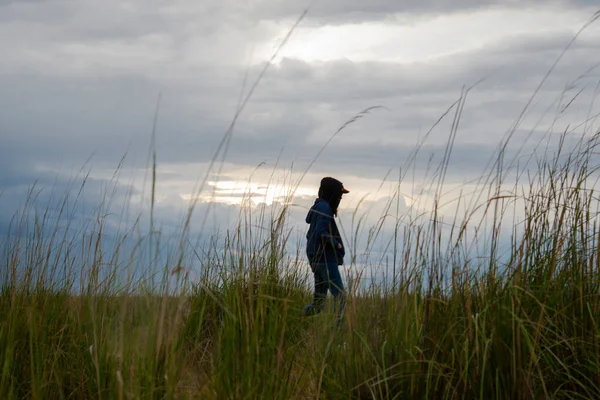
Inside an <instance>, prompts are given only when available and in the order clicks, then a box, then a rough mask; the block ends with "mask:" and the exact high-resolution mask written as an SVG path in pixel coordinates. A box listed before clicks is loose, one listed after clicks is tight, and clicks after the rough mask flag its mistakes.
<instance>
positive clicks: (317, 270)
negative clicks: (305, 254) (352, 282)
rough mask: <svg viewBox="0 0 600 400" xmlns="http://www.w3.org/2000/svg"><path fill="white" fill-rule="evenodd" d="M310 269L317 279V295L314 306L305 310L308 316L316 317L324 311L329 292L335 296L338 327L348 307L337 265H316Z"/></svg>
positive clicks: (334, 304)
mask: <svg viewBox="0 0 600 400" xmlns="http://www.w3.org/2000/svg"><path fill="white" fill-rule="evenodd" d="M310 268H311V269H312V272H313V274H314V278H315V295H314V299H313V302H312V304H309V305H307V306H306V307H305V308H304V314H305V315H306V316H310V315H315V314H318V313H320V312H321V311H323V308H324V307H325V299H326V298H327V290H329V291H330V292H331V295H332V296H333V310H334V312H337V322H338V325H339V324H340V323H341V321H342V317H343V316H344V309H345V306H346V295H345V293H344V284H343V283H342V276H341V275H340V270H339V268H338V265H337V263H332V262H328V263H315V264H311V265H310Z"/></svg>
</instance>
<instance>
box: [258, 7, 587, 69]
mask: <svg viewBox="0 0 600 400" xmlns="http://www.w3.org/2000/svg"><path fill="white" fill-rule="evenodd" d="M307 18H308V19H309V18H310V13H309V14H308V16H307ZM589 18H590V15H589V13H587V12H586V11H583V10H565V9H561V8H558V7H551V6H545V7H544V8H539V7H537V8H535V9H533V8H519V9H508V8H489V9H482V10H477V11H472V12H469V13H455V14H446V15H435V16H431V17H430V18H423V17H421V18H419V19H414V20H411V17H410V16H409V15H408V16H407V15H400V16H398V17H397V18H396V19H395V20H394V19H392V20H388V21H385V22H368V23H360V24H342V25H325V26H318V27H302V26H300V27H299V28H298V29H297V30H296V31H295V32H294V33H293V35H292V37H291V39H290V40H289V42H288V43H287V44H286V45H285V47H284V48H283V50H282V51H281V53H280V55H279V57H278V59H277V60H276V62H279V61H281V59H282V58H284V57H288V58H296V59H300V60H303V61H306V62H317V61H331V60H336V59H343V58H346V59H349V60H351V61H355V62H359V61H383V62H402V63H407V62H416V61H426V60H430V59H435V58H437V57H442V56H445V55H449V54H453V53H457V52H462V51H468V50H471V49H476V48H480V47H483V46H485V45H487V44H490V43H494V42H497V41H500V40H503V39H505V38H510V37H514V36H516V35H519V34H527V33H534V34H535V33H537V34H544V33H549V32H556V31H559V32H560V31H563V32H564V31H567V32H572V33H575V32H576V31H577V30H578V29H579V28H580V27H581V26H582V25H583V24H584V23H585V22H586V21H587V20H588V19H589ZM287 29H289V28H286V27H284V26H283V25H282V26H281V27H280V34H279V36H278V38H277V40H276V41H275V42H270V43H265V44H263V45H262V46H259V48H258V51H257V53H256V55H255V60H256V61H257V62H262V61H264V60H266V59H269V58H270V56H271V54H272V53H273V50H274V48H275V46H276V45H277V44H278V43H279V41H280V40H281V38H282V37H284V36H285V34H286V33H287Z"/></svg>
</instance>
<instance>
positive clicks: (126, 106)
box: [0, 0, 600, 235]
mask: <svg viewBox="0 0 600 400" xmlns="http://www.w3.org/2000/svg"><path fill="white" fill-rule="evenodd" d="M305 9H308V12H307V13H306V15H305V16H304V17H303V18H302V19H301V21H300V22H299V24H298V25H297V27H296V28H295V29H294V30H293V32H292V33H291V37H290V38H289V40H288V41H287V42H286V43H285V44H284V46H283V47H282V48H281V49H280V51H279V52H278V53H277V55H276V56H275V57H274V58H272V57H273V55H274V52H276V51H277V49H278V48H279V46H280V44H281V43H282V41H283V40H284V39H285V38H286V36H287V35H288V33H289V31H290V29H291V28H292V27H293V26H294V24H295V23H296V22H297V21H298V19H299V17H300V16H301V15H302V13H303V12H304V10H305ZM599 9H600V7H599V6H598V4H597V2H596V1H592V0H563V1H546V0H544V1H534V0H531V1H526V0H523V1H508V0H507V1H502V0H497V1H494V0H485V1H475V0H457V1H442V0H424V1H416V0H411V1H403V2H400V1H394V0H373V1H370V2H364V1H354V0H343V1H342V0H323V1H314V2H307V1H303V0H301V1H288V0H222V1H216V0H206V1H197V0H176V1H161V0H144V1H137V0H130V1H116V0H104V1H101V2H100V1H92V0H77V1H62V0H21V1H17V0H14V1H13V0H0V49H1V54H2V57H0V88H1V89H2V90H0V193H1V195H0V202H1V206H2V211H1V212H0V226H2V227H3V229H6V226H7V221H8V220H9V219H10V216H11V215H12V214H13V212H14V210H16V209H17V208H18V207H19V206H21V204H22V203H23V198H24V196H25V195H26V193H27V189H28V188H29V187H30V186H31V185H33V184H34V183H35V182H37V183H36V184H37V185H38V187H42V188H44V187H54V188H55V191H57V192H59V193H60V191H61V190H69V184H73V182H76V181H77V178H76V177H77V174H78V173H79V171H80V170H81V169H82V168H83V170H84V171H85V172H89V174H90V177H89V181H88V186H91V187H92V189H91V193H92V194H97V195H98V196H100V194H98V193H103V192H102V190H103V188H104V190H106V184H107V182H110V181H111V179H113V175H114V172H115V170H116V169H117V167H118V166H119V162H120V160H121V159H122V158H123V157H125V159H124V162H123V167H122V168H121V175H120V180H119V183H118V185H122V186H123V187H129V186H132V191H131V192H129V194H128V196H129V197H127V196H125V195H124V197H123V199H126V200H124V201H129V202H132V203H135V202H139V201H140V199H143V193H147V191H148V186H147V181H145V180H144V176H145V174H146V173H147V169H146V167H147V165H148V164H147V161H148V149H149V145H150V142H151V132H152V126H153V118H154V114H155V109H156V108H157V103H158V98H159V94H160V104H159V106H158V114H157V125H156V146H155V148H156V155H157V166H158V174H157V212H158V213H159V217H160V220H161V224H164V225H165V226H168V225H173V226H177V225H178V224H180V218H181V215H182V212H183V211H182V210H184V208H185V207H186V205H187V204H188V201H189V200H190V199H191V198H192V197H193V196H194V195H195V185H196V184H197V182H198V179H202V178H203V177H205V176H208V178H209V179H208V183H207V185H206V186H205V187H204V190H203V191H202V193H201V196H200V200H201V202H202V204H203V205H206V204H207V203H206V202H210V201H212V202H216V203H217V204H216V205H215V207H214V208H213V211H214V212H215V216H213V217H212V221H213V222H214V223H217V225H221V224H223V225H227V223H228V222H227V221H225V222H223V220H222V219H223V218H225V215H226V214H227V215H229V214H231V211H232V210H235V204H236V203H239V201H240V197H241V196H240V193H244V192H246V191H248V190H249V191H251V192H254V193H256V194H257V197H255V202H265V201H266V202H267V204H269V203H271V202H272V201H273V200H278V197H277V195H278V194H280V193H281V192H286V191H287V190H289V187H290V185H291V183H294V184H295V183H298V185H299V186H298V190H297V192H296V198H295V204H297V205H296V207H297V216H296V219H295V220H294V219H292V224H294V223H297V224H298V225H297V229H298V231H302V230H303V229H305V226H304V225H303V224H302V221H301V218H302V216H303V215H304V213H305V211H306V207H307V206H309V205H310V204H311V203H312V200H313V198H314V195H315V194H316V190H317V186H318V181H319V179H320V177H322V176H325V175H333V176H336V177H338V178H339V179H340V180H342V181H343V182H344V184H345V185H346V186H347V187H349V188H350V189H351V191H352V193H351V195H350V196H347V199H346V200H345V205H344V206H345V207H346V212H345V213H344V212H342V213H341V215H340V218H341V221H342V224H345V225H346V227H347V230H350V228H349V226H350V218H351V213H352V210H353V209H355V208H356V207H357V205H358V204H359V201H360V200H361V199H362V198H363V197H364V196H367V197H366V199H365V202H363V203H361V206H360V207H362V208H360V209H361V210H366V211H368V209H369V207H373V206H375V207H376V206H378V205H379V206H383V205H384V204H385V202H386V201H387V197H386V196H389V195H390V191H391V190H393V189H391V188H393V186H394V185H395V183H396V182H397V180H398V174H399V173H401V174H403V177H402V187H401V192H402V194H403V197H402V198H401V207H402V208H403V209H406V207H409V206H413V207H414V206H417V205H418V204H415V202H417V200H416V198H417V197H419V198H421V199H422V200H419V201H418V202H419V204H421V202H422V203H423V204H426V203H427V199H426V197H427V190H426V189H427V188H426V184H425V182H426V180H427V177H428V176H429V177H431V175H432V174H434V172H435V166H436V165H438V164H439V161H440V160H441V159H442V157H443V156H444V149H445V147H446V143H447V141H448V138H449V136H450V134H451V132H452V123H453V119H454V115H455V110H456V105H455V107H454V108H452V109H450V112H449V113H448V114H447V116H446V117H445V118H443V119H442V120H441V122H439V123H437V121H438V120H439V119H440V117H442V116H443V115H444V114H445V113H446V111H447V110H449V108H450V107H451V106H452V105H453V104H454V103H455V102H456V101H457V100H459V99H460V98H461V93H463V89H465V88H470V87H472V86H473V85H474V87H473V88H472V89H471V90H470V91H469V92H468V94H467V96H466V98H465V101H464V104H463V109H462V117H461V120H460V125H459V127H458V130H457V131H456V137H455V139H454V148H453V152H452V155H451V159H450V162H449V168H448V171H447V173H446V178H445V179H446V180H445V182H446V184H447V185H448V192H449V193H450V194H449V196H454V197H456V196H457V192H456V191H457V190H461V189H466V190H467V191H468V182H471V181H472V180H473V179H476V178H478V177H479V176H481V175H482V174H485V171H486V168H487V167H488V165H489V161H490V159H491V157H492V156H493V154H494V152H495V151H496V150H497V148H498V145H499V144H500V142H501V140H502V138H504V137H505V135H506V134H507V132H509V131H510V130H511V127H513V126H514V124H515V122H516V121H517V120H518V121H519V123H518V126H517V129H516V130H515V133H514V136H513V139H512V141H511V142H510V143H509V145H508V149H509V153H510V154H511V156H514V157H517V158H515V159H519V160H521V159H527V157H528V156H529V155H530V154H531V153H532V152H533V151H535V149H536V145H538V144H539V143H540V141H543V140H546V139H548V138H549V134H550V136H552V135H551V134H552V133H557V132H562V131H564V130H565V129H572V130H573V134H574V135H581V134H583V133H584V132H588V133H589V132H592V131H594V129H595V128H596V127H598V126H599V125H598V124H597V123H596V120H595V119H593V118H591V119H590V118H589V116H592V115H594V114H595V113H597V112H599V111H600V109H599V107H598V105H597V104H600V103H598V102H596V103H594V99H595V97H596V95H597V92H598V82H599V81H600V72H599V69H598V65H597V64H598V63H599V62H600V28H599V25H600V24H598V23H596V24H592V25H591V26H589V27H587V28H586V29H585V30H584V31H583V32H582V33H581V34H580V35H579V37H578V38H577V40H576V41H575V42H573V43H572V44H571V45H570V47H569V49H568V51H567V52H566V53H565V54H564V55H563V57H562V58H561V59H560V61H559V63H558V64H557V65H556V67H555V68H554V69H553V71H552V74H550V76H548V78H547V79H546V80H545V81H544V84H543V85H542V86H541V88H540V90H539V92H537V94H536V95H535V96H534V97H533V101H531V103H530V105H529V107H528V108H527V112H526V113H525V114H524V115H523V117H522V118H520V115H521V112H522V111H523V110H524V109H525V107H526V105H527V104H528V102H530V100H531V99H532V96H533V94H534V92H535V91H536V89H537V88H538V86H539V85H540V83H541V82H542V80H543V79H544V77H545V75H546V73H547V72H548V71H549V70H550V68H551V67H552V66H553V64H554V63H555V61H556V60H557V59H558V58H559V56H560V55H561V52H562V51H563V50H564V49H565V47H566V46H567V45H568V44H569V42H570V41H571V40H572V39H573V37H574V35H576V33H577V32H578V31H579V30H580V29H581V28H582V27H583V26H584V25H585V24H586V22H588V21H589V20H590V19H591V18H592V17H593V16H594V13H596V12H598V11H599ZM269 60H272V63H271V64H270V65H269V68H268V69H267V70H266V73H265V74H264V75H263V76H262V78H261V79H260V80H259V82H258V85H257V86H256V88H255V90H254V91H253V92H252V95H251V96H250V97H248V93H249V90H250V88H252V87H253V85H254V84H255V82H257V79H259V76H261V75H260V74H261V71H263V69H264V68H265V64H266V63H267V62H268V61H269ZM573 97H576V99H575V101H574V102H573V103H572V104H571V105H570V106H569V107H568V109H567V110H564V111H563V108H564V106H565V105H566V104H568V103H569V102H570V100H571V99H572V98H573ZM246 98H247V99H248V101H247V103H245V107H244V109H243V110H242V113H241V114H240V116H239V118H237V120H236V124H235V126H234V129H233V131H232V132H231V136H230V137H229V139H228V140H226V146H225V147H224V148H223V149H224V150H226V152H224V153H223V152H221V153H217V152H218V151H219V144H220V143H221V141H222V140H223V139H224V138H225V137H226V136H225V135H226V133H227V130H228V127H229V126H230V124H231V122H232V120H233V118H234V115H235V114H236V110H238V109H239V105H240V104H241V103H242V102H243V100H244V99H246ZM375 106H378V107H380V108H375V109H372V110H371V111H370V112H369V113H367V114H365V115H364V117H362V118H359V119H358V120H356V121H355V122H353V123H351V124H350V125H348V126H347V127H346V128H344V129H343V130H342V131H340V132H339V134H337V135H336V136H335V137H334V138H333V140H331V141H330V142H329V143H328V145H327V147H326V148H323V146H324V145H325V144H326V143H327V142H328V141H329V140H330V139H331V138H332V135H334V134H335V133H336V131H337V130H338V128H339V127H340V126H342V125H343V124H344V123H345V122H346V121H348V120H350V119H352V118H353V117H354V116H355V115H357V114H359V113H360V112H361V111H363V110H365V109H368V108H370V107H375ZM588 119H589V120H588ZM434 126H435V129H433V130H431V128H432V127H434ZM430 130H431V132H430ZM428 132H430V133H429V134H428ZM417 146H420V151H419V153H418V155H417V157H415V158H411V155H412V154H414V151H415V149H416V148H417ZM223 149H222V150H223ZM320 150H323V151H322V152H321V153H320ZM215 154H217V155H218V157H217V161H218V162H217V163H216V164H215V165H214V167H213V168H212V169H211V170H209V169H208V166H209V164H210V162H211V160H212V159H213V158H214V156H215ZM317 155H318V157H317V158H316V159H315V157H316V156H317ZM313 160H314V163H313V164H312V165H311V162H312V161H313ZM221 161H224V162H221ZM309 165H310V169H309V170H308V173H307V174H306V175H305V176H304V178H303V179H302V181H300V182H298V179H299V178H300V177H301V176H302V174H303V173H304V172H305V171H307V168H308V167H309ZM432 166H433V167H432ZM399 169H400V172H399ZM113 182H114V181H113ZM144 182H146V185H144ZM249 182H250V183H249ZM75 186H76V184H75ZM265 187H269V189H268V190H267V189H264V188H265ZM452 188H455V189H456V190H454V191H453V189H452ZM144 190H145V192H143V191H144ZM452 193H454V194H452ZM279 200H281V199H279ZM144 204H146V203H144ZM219 210H221V211H219ZM227 210H228V211H227ZM226 211H227V212H226ZM375 215H377V212H375ZM227 218H229V217H227ZM217 219H221V221H216V220H217ZM348 234H349V235H350V234H351V233H350V232H348Z"/></svg>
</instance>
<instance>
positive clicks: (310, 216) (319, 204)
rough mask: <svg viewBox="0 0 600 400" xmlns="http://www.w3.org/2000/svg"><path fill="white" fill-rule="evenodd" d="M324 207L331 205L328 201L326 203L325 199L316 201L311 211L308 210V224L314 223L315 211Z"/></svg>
mask: <svg viewBox="0 0 600 400" xmlns="http://www.w3.org/2000/svg"><path fill="white" fill-rule="evenodd" d="M324 205H329V204H328V203H327V201H325V200H323V199H316V200H315V203H314V204H313V206H312V207H311V208H310V210H308V214H306V223H307V224H310V223H311V222H312V219H313V218H314V215H315V212H314V211H315V210H318V209H319V208H321V207H323V206H324ZM317 212H318V211H317Z"/></svg>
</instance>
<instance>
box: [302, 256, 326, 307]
mask: <svg viewBox="0 0 600 400" xmlns="http://www.w3.org/2000/svg"><path fill="white" fill-rule="evenodd" d="M311 268H312V270H313V274H314V278H315V294H314V299H313V302H312V304H309V305H307V306H306V307H305V308H304V314H305V315H306V316H309V315H315V314H318V313H320V312H321V311H322V310H323V308H324V307H325V299H326V297H327V287H328V284H327V266H326V265H325V264H315V265H311Z"/></svg>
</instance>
